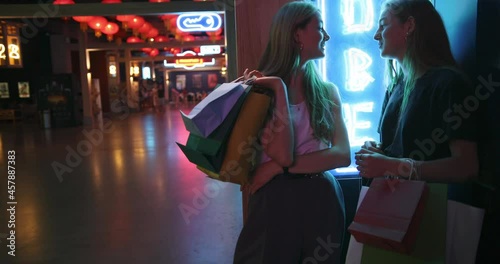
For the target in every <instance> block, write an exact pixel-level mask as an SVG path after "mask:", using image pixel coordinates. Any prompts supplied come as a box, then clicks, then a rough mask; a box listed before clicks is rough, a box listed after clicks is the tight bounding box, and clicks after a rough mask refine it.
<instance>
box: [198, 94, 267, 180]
mask: <svg viewBox="0 0 500 264" xmlns="http://www.w3.org/2000/svg"><path fill="white" fill-rule="evenodd" d="M272 96H273V95H272V93H271V90H269V89H267V88H262V87H258V86H253V87H252V89H251V90H250V92H249V94H248V95H247V96H246V98H245V102H244V103H243V106H242V107H241V110H240V112H239V114H238V118H237V119H236V123H235V125H234V127H233V129H232V131H231V134H230V136H229V139H228V142H227V147H226V151H225V153H224V160H223V163H222V166H221V169H220V171H217V170H215V171H211V172H212V173H210V174H207V175H208V176H209V177H211V178H214V179H217V180H220V181H225V182H232V183H236V184H245V183H247V182H248V180H249V177H250V174H251V172H252V171H253V169H254V168H255V166H256V165H257V159H258V157H259V153H260V149H258V144H257V138H258V136H259V132H260V131H261V130H262V128H263V127H264V123H265V121H266V117H267V116H268V111H269V107H270V106H271V101H272ZM201 167H204V166H201ZM204 168H205V169H209V170H210V168H207V167H204Z"/></svg>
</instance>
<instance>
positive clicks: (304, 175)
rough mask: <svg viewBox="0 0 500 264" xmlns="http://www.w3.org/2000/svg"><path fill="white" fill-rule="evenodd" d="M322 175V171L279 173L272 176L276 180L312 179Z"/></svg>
mask: <svg viewBox="0 0 500 264" xmlns="http://www.w3.org/2000/svg"><path fill="white" fill-rule="evenodd" d="M319 176H323V172H318V173H280V174H278V175H276V176H274V179H277V180H295V179H314V178H318V177H319Z"/></svg>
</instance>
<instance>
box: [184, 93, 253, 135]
mask: <svg viewBox="0 0 500 264" xmlns="http://www.w3.org/2000/svg"><path fill="white" fill-rule="evenodd" d="M247 87H248V86H247V85H246V84H242V83H224V84H221V85H220V86H219V87H217V88H216V89H214V90H213V91H212V92H211V93H210V94H209V95H208V96H207V97H205V99H203V100H202V101H201V102H199V103H198V104H197V105H196V106H195V107H194V108H193V110H191V112H190V113H189V114H188V115H187V114H185V113H184V112H182V111H181V115H182V120H183V122H184V126H185V127H186V129H187V130H188V131H189V132H190V133H193V134H196V135H199V136H203V137H208V136H209V135H210V134H211V133H212V132H213V131H214V130H215V129H216V128H217V127H218V126H219V125H220V124H221V123H222V122H223V121H224V120H225V118H226V117H227V115H228V114H229V113H230V112H231V109H232V108H233V107H234V105H235V104H236V102H237V101H238V99H239V98H240V97H241V95H243V94H244V92H245V89H246V88H247Z"/></svg>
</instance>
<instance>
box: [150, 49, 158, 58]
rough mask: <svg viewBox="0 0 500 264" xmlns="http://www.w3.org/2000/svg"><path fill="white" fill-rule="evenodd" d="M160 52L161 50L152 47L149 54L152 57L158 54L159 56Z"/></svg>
mask: <svg viewBox="0 0 500 264" xmlns="http://www.w3.org/2000/svg"><path fill="white" fill-rule="evenodd" d="M158 54H160V51H159V50H158V49H152V50H151V51H150V52H149V56H151V57H156V56H158Z"/></svg>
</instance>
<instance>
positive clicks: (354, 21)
mask: <svg viewBox="0 0 500 264" xmlns="http://www.w3.org/2000/svg"><path fill="white" fill-rule="evenodd" d="M317 5H318V7H319V9H320V10H321V13H322V17H323V22H324V28H325V29H326V31H327V32H328V34H329V35H330V36H331V39H332V40H333V41H332V40H331V41H328V42H326V56H325V58H324V59H322V60H319V61H318V65H319V71H320V73H321V74H322V75H323V79H324V80H327V81H330V82H333V83H334V84H336V85H337V86H338V87H339V92H340V95H341V97H342V102H343V103H342V109H343V114H344V121H345V123H346V127H347V131H348V136H349V143H350V145H351V154H352V156H351V160H352V161H353V163H352V164H351V166H349V167H347V168H340V169H336V170H334V171H333V173H334V174H335V175H339V174H350V175H352V174H357V170H356V165H355V164H354V162H355V159H354V157H353V156H354V152H356V151H358V150H359V148H360V147H361V146H362V145H363V144H364V142H365V141H372V140H373V141H379V137H380V136H379V134H378V132H377V126H378V123H379V119H380V112H381V107H382V103H383V98H384V93H385V88H386V84H385V81H384V71H385V62H384V59H382V58H381V57H380V50H379V47H378V45H377V43H376V41H375V40H374V39H373V35H374V34H375V31H376V29H377V28H376V27H375V26H374V25H375V24H376V22H377V20H378V12H379V11H380V6H379V1H376V2H375V1H373V0H339V1H329V0H318V1H317ZM376 16H377V17H376Z"/></svg>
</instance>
